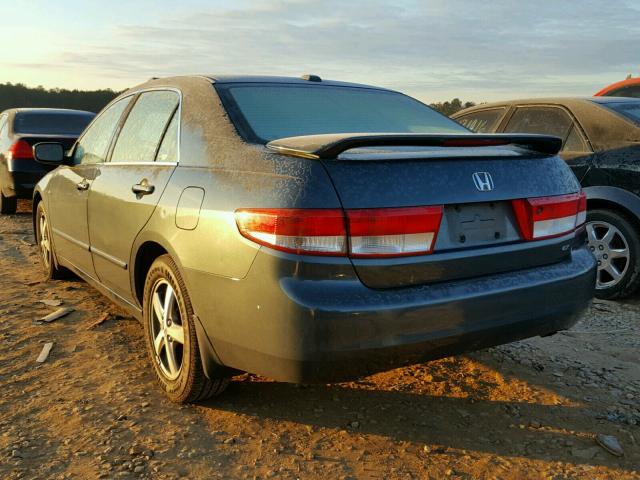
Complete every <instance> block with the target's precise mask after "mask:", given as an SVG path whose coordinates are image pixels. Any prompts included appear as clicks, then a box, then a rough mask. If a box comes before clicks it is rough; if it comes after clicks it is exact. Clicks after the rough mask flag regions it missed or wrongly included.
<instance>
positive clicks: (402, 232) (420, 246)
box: [236, 206, 442, 258]
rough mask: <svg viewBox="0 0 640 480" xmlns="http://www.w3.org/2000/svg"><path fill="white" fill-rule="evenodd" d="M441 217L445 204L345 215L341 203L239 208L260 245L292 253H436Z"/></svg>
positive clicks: (239, 219) (245, 230) (240, 219)
mask: <svg viewBox="0 0 640 480" xmlns="http://www.w3.org/2000/svg"><path fill="white" fill-rule="evenodd" d="M441 220H442V207H441V206H435V207H409V208H379V209H358V210H347V211H346V217H345V214H344V213H343V211H342V210H340V209H286V208H285V209H242V210H237V211H236V224H237V225H238V230H239V231H240V233H241V234H242V235H243V236H244V237H246V238H248V239H249V240H252V241H254V242H256V243H259V244H261V245H266V246H268V247H271V248H275V249H276V250H281V251H284V252H290V253H303V254H311V255H334V256H346V255H347V253H348V254H349V256H351V257H362V258H380V257H395V256H408V255H423V254H427V253H431V252H432V251H433V246H434V245H435V242H436V237H437V235H438V229H439V228H440V221H441ZM347 231H348V232H349V234H348V235H347ZM347 238H348V239H349V243H350V248H348V245H347V243H348V242H347Z"/></svg>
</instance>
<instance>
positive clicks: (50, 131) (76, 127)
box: [13, 112, 95, 135]
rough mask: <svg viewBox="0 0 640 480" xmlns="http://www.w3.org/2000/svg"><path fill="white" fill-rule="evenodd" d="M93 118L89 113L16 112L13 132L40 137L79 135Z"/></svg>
mask: <svg viewBox="0 0 640 480" xmlns="http://www.w3.org/2000/svg"><path fill="white" fill-rule="evenodd" d="M94 116H95V114H93V113H89V112H69V113H60V112H18V113H17V114H16V117H15V119H14V120H13V131H14V132H16V133H35V134H41V135H80V134H81V133H82V131H83V130H84V128H85V127H86V126H87V125H88V124H89V122H90V121H91V120H92V119H93V117H94Z"/></svg>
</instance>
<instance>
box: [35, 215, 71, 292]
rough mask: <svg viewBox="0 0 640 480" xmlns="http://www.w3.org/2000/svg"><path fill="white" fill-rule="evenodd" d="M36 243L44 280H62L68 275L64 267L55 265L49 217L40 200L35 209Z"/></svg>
mask: <svg viewBox="0 0 640 480" xmlns="http://www.w3.org/2000/svg"><path fill="white" fill-rule="evenodd" d="M35 227H36V228H35V230H36V231H35V235H36V244H37V245H38V248H39V249H40V264H41V265H42V272H43V273H44V277H45V279H46V280H62V279H64V278H67V277H68V276H69V271H68V270H67V269H66V268H63V267H58V266H57V265H56V260H55V253H54V251H53V242H52V241H51V228H50V226H49V217H47V213H46V212H45V209H44V204H43V203H42V202H40V203H38V207H37V209H36V225H35Z"/></svg>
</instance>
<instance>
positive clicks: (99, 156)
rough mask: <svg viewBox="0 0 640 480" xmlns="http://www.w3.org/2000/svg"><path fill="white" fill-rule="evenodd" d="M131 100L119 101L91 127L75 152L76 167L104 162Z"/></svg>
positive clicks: (105, 111) (128, 98)
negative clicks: (114, 134)
mask: <svg viewBox="0 0 640 480" xmlns="http://www.w3.org/2000/svg"><path fill="white" fill-rule="evenodd" d="M131 98H132V97H126V98H123V99H122V100H119V101H117V102H116V103H114V104H113V105H111V106H110V107H108V108H107V109H106V110H104V111H103V112H102V113H101V114H100V115H99V116H98V118H96V120H95V122H93V123H92V124H91V126H89V128H88V129H87V131H86V132H85V133H84V135H82V137H81V138H80V140H79V141H78V143H77V145H76V148H75V150H74V153H73V161H74V163H75V164H76V165H78V164H93V163H102V162H104V160H105V158H106V155H107V150H108V148H109V145H110V144H111V139H112V137H113V132H114V131H115V129H116V126H117V125H118V123H119V122H120V117H121V116H122V112H124V110H125V109H126V108H127V106H128V105H129V102H131Z"/></svg>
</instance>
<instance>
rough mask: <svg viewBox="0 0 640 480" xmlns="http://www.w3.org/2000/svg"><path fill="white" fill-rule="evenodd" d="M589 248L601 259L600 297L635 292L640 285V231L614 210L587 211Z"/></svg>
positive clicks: (598, 289)
mask: <svg viewBox="0 0 640 480" xmlns="http://www.w3.org/2000/svg"><path fill="white" fill-rule="evenodd" d="M586 228H587V240H588V242H589V249H590V250H591V252H592V253H593V254H594V255H595V257H596V260H597V261H598V276H597V281H596V297H598V298H602V299H607V300H612V299H616V298H624V297H626V296H629V295H631V294H632V293H634V292H635V291H636V290H637V289H638V286H639V285H640V260H639V258H638V255H640V232H639V231H638V228H637V226H636V225H635V224H634V223H633V222H632V221H631V220H630V219H629V218H627V217H626V216H625V215H623V214H621V213H618V212H616V211H613V210H605V209H596V210H589V211H588V212H587V225H586Z"/></svg>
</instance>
